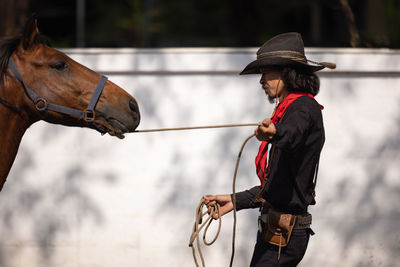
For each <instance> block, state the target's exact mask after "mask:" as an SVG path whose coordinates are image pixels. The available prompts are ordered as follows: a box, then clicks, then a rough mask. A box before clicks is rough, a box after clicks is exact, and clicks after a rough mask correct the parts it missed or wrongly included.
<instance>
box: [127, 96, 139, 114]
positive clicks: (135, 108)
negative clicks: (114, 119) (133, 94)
mask: <svg viewBox="0 0 400 267" xmlns="http://www.w3.org/2000/svg"><path fill="white" fill-rule="evenodd" d="M129 108H130V109H131V111H132V112H133V113H137V114H139V106H138V104H137V103H136V101H135V100H134V99H131V100H129Z"/></svg>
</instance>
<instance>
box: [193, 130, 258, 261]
mask: <svg viewBox="0 0 400 267" xmlns="http://www.w3.org/2000/svg"><path fill="white" fill-rule="evenodd" d="M256 125H257V126H258V125H259V124H256ZM254 136H255V134H252V135H250V136H249V137H247V138H246V139H245V140H244V142H243V144H242V146H241V148H240V151H239V154H238V156H237V158H236V165H235V171H234V173H233V182H232V203H233V229H232V254H231V260H230V263H229V266H230V267H232V265H233V258H234V256H235V238H236V175H237V171H238V168H239V162H240V158H241V156H242V152H243V149H244V147H245V145H246V143H247V142H248V141H249V140H250V139H251V138H253V137H254ZM204 205H205V203H204V198H202V199H201V200H200V204H199V205H198V206H197V209H196V217H195V222H194V225H193V231H192V234H191V236H190V240H189V247H191V248H192V252H193V259H194V262H195V264H196V266H197V267H199V263H198V261H197V257H196V250H195V248H194V245H193V243H194V241H195V240H196V244H197V250H198V252H199V255H200V259H201V263H202V266H203V267H205V262H204V257H203V254H202V252H201V248H200V240H199V235H200V231H201V230H202V229H203V228H204V226H205V225H206V224H207V227H206V228H205V229H204V232H203V242H204V244H205V245H207V246H210V245H212V244H213V243H214V242H215V241H216V240H217V238H218V235H219V233H220V230H221V223H222V221H221V207H220V205H219V204H218V203H217V204H216V205H215V207H212V208H211V210H210V214H208V217H207V219H206V220H205V221H204V222H202V221H203V216H204V215H206V214H207V213H208V212H203V207H204ZM215 214H217V215H218V230H217V233H216V234H215V237H214V239H213V240H212V241H211V242H207V241H206V235H207V230H208V227H209V226H210V224H211V222H212V219H213V217H214V215H215ZM199 225H200V227H199Z"/></svg>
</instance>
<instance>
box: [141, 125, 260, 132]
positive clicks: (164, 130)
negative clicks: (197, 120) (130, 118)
mask: <svg viewBox="0 0 400 267" xmlns="http://www.w3.org/2000/svg"><path fill="white" fill-rule="evenodd" d="M260 125H261V123H241V124H222V125H206V126H192V127H177V128H157V129H146V130H136V131H134V133H150V132H166V131H180V130H199V129H212V128H228V127H243V126H260Z"/></svg>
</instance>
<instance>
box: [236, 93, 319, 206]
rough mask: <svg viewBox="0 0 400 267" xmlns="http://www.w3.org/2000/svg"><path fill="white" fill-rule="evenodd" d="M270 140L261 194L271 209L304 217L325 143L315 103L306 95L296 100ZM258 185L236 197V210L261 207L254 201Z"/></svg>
mask: <svg viewBox="0 0 400 267" xmlns="http://www.w3.org/2000/svg"><path fill="white" fill-rule="evenodd" d="M275 127H276V134H275V136H274V138H273V139H272V140H271V141H270V143H271V144H272V146H275V148H271V149H270V155H269V159H270V160H269V161H270V164H271V167H270V168H271V171H270V175H269V177H268V180H267V182H266V185H265V188H264V189H263V192H262V194H261V196H262V198H263V199H265V200H266V202H267V203H268V204H269V205H270V206H272V207H273V208H274V209H276V210H278V211H281V212H285V213H291V214H303V213H305V212H307V207H308V205H310V204H313V202H314V201H313V200H314V198H313V196H312V194H313V189H314V187H313V180H314V174H315V170H316V166H317V164H318V162H319V155H320V153H321V150H322V147H323V145H324V141H325V133H324V126H323V121H322V113H321V109H320V107H319V105H318V103H317V102H316V101H315V100H314V99H312V98H311V97H308V96H302V97H300V98H298V99H297V100H295V101H294V102H293V103H292V104H291V105H290V106H289V107H288V108H287V110H286V112H285V114H284V115H283V117H282V119H281V121H280V122H279V123H277V124H276V125H275ZM260 190H261V186H255V187H253V188H251V189H249V190H246V191H242V192H239V193H237V194H236V209H237V210H240V209H246V208H256V207H260V206H261V203H260V202H254V198H255V197H256V196H257V195H258V194H259V192H260Z"/></svg>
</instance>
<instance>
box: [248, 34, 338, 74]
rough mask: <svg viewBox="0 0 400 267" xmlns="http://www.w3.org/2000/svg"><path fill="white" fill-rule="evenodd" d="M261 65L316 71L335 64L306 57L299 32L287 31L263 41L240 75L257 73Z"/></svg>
mask: <svg viewBox="0 0 400 267" xmlns="http://www.w3.org/2000/svg"><path fill="white" fill-rule="evenodd" d="M309 62H310V63H312V64H309ZM263 67H293V68H295V69H301V70H304V71H308V72H316V71H319V70H322V69H323V68H325V67H327V68H330V69H334V68H336V65H335V64H333V63H328V62H315V61H312V60H309V59H307V58H306V56H305V54H304V43H303V39H302V38H301V35H300V33H297V32H288V33H283V34H279V35H277V36H275V37H273V38H271V39H270V40H268V41H267V42H266V43H264V44H263V45H262V46H261V47H260V49H258V51H257V59H256V60H254V61H253V62H251V63H250V64H248V65H247V66H246V67H245V68H244V70H243V71H242V72H241V73H240V75H243V74H259V73H261V70H260V69H261V68H263Z"/></svg>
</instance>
